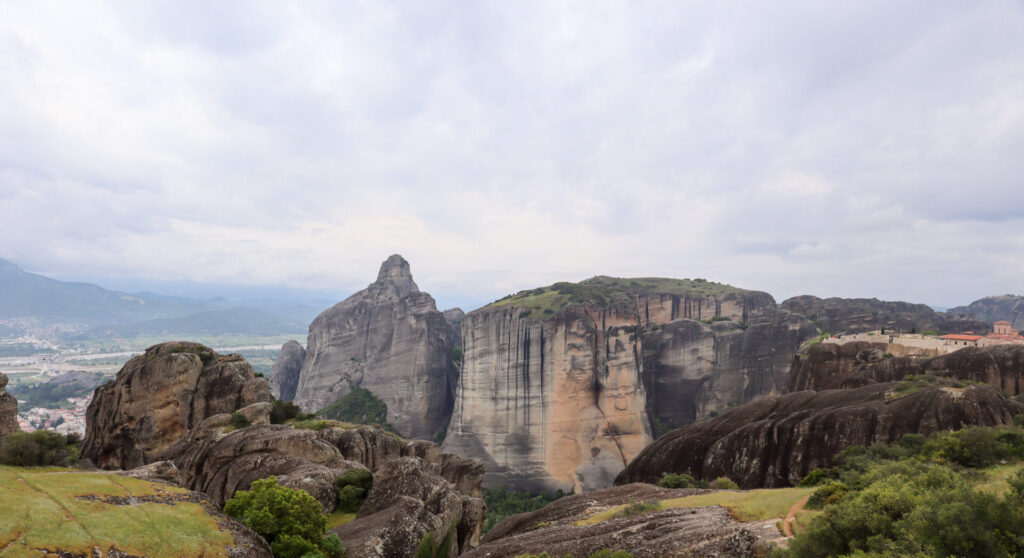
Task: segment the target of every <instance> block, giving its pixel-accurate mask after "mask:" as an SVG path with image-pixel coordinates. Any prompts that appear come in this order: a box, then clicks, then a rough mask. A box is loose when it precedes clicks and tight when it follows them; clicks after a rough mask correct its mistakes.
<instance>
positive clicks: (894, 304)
mask: <svg viewBox="0 0 1024 558" xmlns="http://www.w3.org/2000/svg"><path fill="white" fill-rule="evenodd" d="M779 307H780V308H782V309H783V310H788V311H790V312H793V313H796V314H801V315H803V316H806V317H807V318H808V319H810V320H811V321H812V322H814V323H815V325H817V326H818V327H819V328H821V329H822V331H828V332H830V333H833V334H838V333H860V332H864V331H873V330H878V329H882V328H886V329H894V330H899V331H902V332H910V331H922V330H926V329H933V330H936V331H940V332H943V333H956V332H960V331H975V332H982V333H984V332H989V331H991V330H992V325H991V324H990V323H985V322H979V321H975V320H974V319H973V318H970V317H968V316H966V315H958V314H955V313H953V312H948V313H947V312H936V311H935V310H933V309H932V308H930V307H929V306H926V305H924V304H912V303H910V302H901V301H887V300H878V299H877V298H835V297H833V298H818V297H816V296H811V295H802V296H795V297H793V298H790V299H786V300H785V301H783V302H782V304H780V305H779Z"/></svg>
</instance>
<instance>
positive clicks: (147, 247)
mask: <svg viewBox="0 0 1024 558" xmlns="http://www.w3.org/2000/svg"><path fill="white" fill-rule="evenodd" d="M0 16H2V17H0V130H3V132H2V133H0V227H2V228H0V231H2V234H0V258H5V259H9V260H11V261H14V262H15V263H17V264H18V265H21V266H22V267H25V268H26V269H29V270H32V271H35V272H39V273H43V274H46V275H50V276H53V277H57V278H60V279H64V280H83V279H84V280H89V281H93V282H96V283H98V284H101V285H103V286H109V287H111V288H118V289H122V290H142V289H132V288H131V287H132V286H133V285H140V286H141V285H168V286H171V285H184V286H183V287H181V288H186V289H187V288H189V287H187V286H188V285H193V287H192V288H194V289H199V287H196V285H199V286H201V285H208V284H213V285H246V286H249V287H252V288H256V289H259V288H262V287H267V288H287V289H303V290H308V291H311V292H317V293H325V292H328V293H333V292H337V293H339V295H341V294H348V293H351V292H353V291H356V290H358V289H361V288H363V287H365V285H366V284H367V283H369V282H370V281H372V280H373V278H374V277H375V276H376V271H377V267H378V266H379V265H380V262H381V261H382V260H384V259H385V258H386V257H387V256H388V255H389V254H392V253H400V254H402V255H403V256H405V257H406V258H407V259H408V260H409V261H410V262H411V265H412V271H413V274H414V276H415V278H416V281H417V283H418V284H419V285H420V287H421V288H422V289H423V290H425V291H428V292H430V293H431V294H433V295H434V296H435V298H436V299H438V304H439V306H441V307H449V306H457V305H458V306H462V307H463V308H465V309H467V310H468V309H471V308H474V307H477V306H479V305H482V304H485V303H486V302H489V301H491V300H494V299H497V298H500V297H501V296H503V295H505V294H508V293H511V292H515V291H518V290H521V289H527V288H532V287H536V286H540V285H547V284H550V283H553V282H555V281H563V280H572V281H576V280H581V279H585V278H587V277H591V276H594V275H612V276H621V277H629V276H666V277H691V278H693V277H703V278H707V279H709V280H714V281H719V282H723V283H729V284H733V285H736V286H739V287H744V288H749V289H755V290H763V291H767V292H769V293H771V294H772V295H773V296H775V297H776V299H777V300H779V301H781V300H783V299H785V298H788V297H790V296H794V295H798V294H814V295H817V296H822V297H829V296H842V297H867V298H871V297H877V298H881V299H885V300H907V301H911V302H921V303H927V304H933V305H939V306H955V305H960V304H967V303H969V302H971V301H973V300H975V299H978V298H981V297H983V296H986V295H997V294H1006V293H1016V294H1024V258H1021V257H1020V254H1022V253H1024V181H1022V177H1024V172H1022V171H1024V157H1022V155H1021V146H1024V2H1021V1H1002V2H1000V1H992V2H971V3H954V2H906V3H899V4H897V5H893V4H891V3H883V2H839V3H826V4H823V3H812V2H787V3H784V4H772V5H767V4H763V5H762V4H755V5H744V6H739V5H706V6H705V5H681V4H679V3H671V2H667V3H641V4H638V3H626V2H583V3H557V4H556V3H469V4H467V3H456V2H450V3H403V4H401V5H389V4H384V3H360V4H356V3H352V4H346V5H344V6H336V5H334V4H331V3H320V2H309V3H302V4H301V5H287V4H276V3H269V2H267V3H262V2H261V3H249V2H244V3H243V2H237V3H231V2H228V3H217V4H213V5H208V3H200V2H196V3H181V2H177V3H162V2H151V3H138V2H131V3H96V4H92V3H90V4H89V5H85V4H82V3H49V2H32V3H17V2H5V1H3V0H0ZM196 292H198V291H196ZM172 294H185V293H172ZM224 294H225V295H230V293H224Z"/></svg>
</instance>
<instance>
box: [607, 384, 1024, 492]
mask: <svg viewBox="0 0 1024 558" xmlns="http://www.w3.org/2000/svg"><path fill="white" fill-rule="evenodd" d="M897 388H898V384H897V383H880V384H872V385H868V386H864V387H859V388H854V389H842V390H825V391H819V392H813V391H801V392H797V393H790V394H786V395H782V396H779V397H765V398H762V399H759V400H757V401H753V402H751V403H748V404H746V405H743V406H741V407H738V408H736V409H733V410H731V411H729V412H727V413H725V414H723V415H722V416H719V417H717V418H713V419H709V420H706V421H703V422H699V423H696V424H691V425H689V426H685V427H683V428H680V429H678V430H674V431H672V432H670V433H668V434H666V435H665V436H662V437H661V438H659V439H657V440H656V441H655V442H654V443H652V444H651V445H649V446H648V447H647V448H646V449H644V451H643V452H642V453H641V454H640V455H639V456H637V458H636V459H634V460H633V461H632V462H631V463H630V464H629V466H628V467H627V468H626V469H625V470H624V471H622V473H621V474H620V475H619V476H618V478H617V479H616V481H615V482H616V483H617V484H626V483H631V482H657V481H658V479H660V478H661V476H662V474H664V473H688V474H690V475H693V476H694V477H696V478H702V479H707V480H710V479H715V478H718V477H721V476H726V477H729V478H730V479H732V480H734V481H736V482H737V483H739V485H740V486H741V487H743V488H756V487H778V486H791V485H793V484H796V483H797V482H799V480H800V479H802V478H803V477H804V476H806V475H807V473H809V472H811V471H812V470H814V469H817V468H826V467H830V466H832V464H833V461H832V460H833V458H834V456H835V455H836V454H838V453H839V452H841V451H842V450H844V449H846V448H848V447H850V446H857V445H863V446H868V445H871V444H873V443H875V442H886V443H888V442H894V441H896V440H898V439H899V438H900V437H902V436H903V435H904V434H908V433H917V434H929V433H931V432H936V431H940V430H955V429H960V428H964V427H966V426H972V425H977V426H995V425H1000V424H1008V423H1010V422H1012V420H1013V417H1014V416H1016V415H1018V414H1020V413H1022V412H1024V403H1019V402H1017V401H1013V400H1011V399H1008V398H1007V397H1006V396H1005V395H1003V394H1002V393H1001V392H1000V391H999V390H998V389H996V388H994V387H991V386H979V385H973V386H968V387H965V388H955V387H950V386H944V385H942V384H941V383H940V384H935V385H932V386H928V387H922V388H921V389H920V391H912V390H911V391H909V392H906V394H903V393H904V392H901V391H900V390H899V389H897Z"/></svg>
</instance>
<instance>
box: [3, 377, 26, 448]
mask: <svg viewBox="0 0 1024 558" xmlns="http://www.w3.org/2000/svg"><path fill="white" fill-rule="evenodd" d="M5 387H7V376H5V375H3V374H0V438H3V437H4V436H6V435H8V434H10V433H12V432H19V431H21V427H20V426H18V400H17V399H15V397H14V396H13V395H11V394H9V393H7V391H6V390H4V388H5Z"/></svg>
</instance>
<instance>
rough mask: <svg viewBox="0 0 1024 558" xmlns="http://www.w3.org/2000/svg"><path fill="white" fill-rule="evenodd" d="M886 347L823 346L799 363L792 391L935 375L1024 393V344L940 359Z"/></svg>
mask: <svg viewBox="0 0 1024 558" xmlns="http://www.w3.org/2000/svg"><path fill="white" fill-rule="evenodd" d="M887 347H888V345H887V344H886V343H866V342H851V343H842V344H838V343H818V344H816V345H814V346H812V347H811V348H810V349H809V350H808V351H807V353H806V355H803V356H801V357H798V358H795V359H794V361H793V370H792V372H791V373H790V391H798V390H805V389H812V390H822V389H837V388H848V387H856V386H862V385H867V384H872V383H879V382H892V381H897V380H901V379H903V378H905V377H907V376H912V375H923V374H930V375H933V376H943V377H948V378H956V379H958V380H970V381H973V382H980V383H984V384H989V385H992V386H996V387H999V388H1002V389H1004V390H1006V391H1007V392H1008V393H1010V394H1011V395H1019V394H1020V393H1021V392H1022V391H1024V345H990V346H988V347H965V348H963V349H960V350H959V351H956V352H952V353H949V354H945V355H940V356H936V357H930V358H927V357H912V356H911V357H892V356H891V355H887V354H886V350H887Z"/></svg>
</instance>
